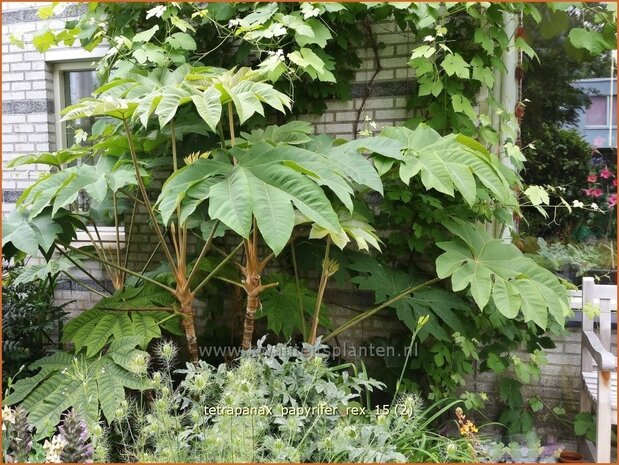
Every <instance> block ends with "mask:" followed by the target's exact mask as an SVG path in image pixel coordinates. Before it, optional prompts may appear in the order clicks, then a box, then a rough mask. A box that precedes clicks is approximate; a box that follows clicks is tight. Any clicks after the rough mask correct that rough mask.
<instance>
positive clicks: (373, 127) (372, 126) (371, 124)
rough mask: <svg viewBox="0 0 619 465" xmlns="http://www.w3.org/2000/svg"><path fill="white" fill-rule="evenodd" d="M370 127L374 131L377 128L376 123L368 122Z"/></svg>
mask: <svg viewBox="0 0 619 465" xmlns="http://www.w3.org/2000/svg"><path fill="white" fill-rule="evenodd" d="M370 127H371V128H372V129H376V128H377V126H376V122H375V121H370Z"/></svg>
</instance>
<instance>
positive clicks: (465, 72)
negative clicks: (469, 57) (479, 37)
mask: <svg viewBox="0 0 619 465" xmlns="http://www.w3.org/2000/svg"><path fill="white" fill-rule="evenodd" d="M440 66H441V68H443V69H444V70H445V73H447V75H448V76H454V75H455V76H457V77H459V78H461V79H470V70H469V68H470V65H469V64H468V63H467V62H466V61H465V60H464V58H462V55H460V54H459V53H449V54H447V55H445V58H444V59H443V61H442V62H441V65H440Z"/></svg>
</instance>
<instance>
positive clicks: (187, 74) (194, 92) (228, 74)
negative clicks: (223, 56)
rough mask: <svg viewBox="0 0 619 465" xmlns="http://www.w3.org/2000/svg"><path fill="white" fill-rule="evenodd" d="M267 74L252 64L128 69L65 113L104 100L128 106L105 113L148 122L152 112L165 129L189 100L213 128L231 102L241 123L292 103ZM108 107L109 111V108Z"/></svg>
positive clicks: (81, 111) (91, 111) (87, 112)
mask: <svg viewBox="0 0 619 465" xmlns="http://www.w3.org/2000/svg"><path fill="white" fill-rule="evenodd" d="M265 79H266V76H265V75H264V73H262V72H260V71H255V70H251V69H249V68H239V69H233V70H221V69H217V68H211V67H200V68H191V67H190V66H188V65H183V66H180V67H179V68H177V69H176V70H174V71H169V70H167V69H161V68H159V69H156V70H154V71H151V72H150V73H148V74H147V75H141V74H129V75H128V76H126V77H124V78H122V79H115V80H112V81H110V82H109V83H107V84H106V85H104V86H102V87H101V88H99V89H97V91H96V93H97V94H98V98H97V99H92V101H90V102H84V103H83V104H81V106H79V107H77V106H74V107H76V108H73V107H72V110H71V111H70V112H69V113H68V114H67V116H65V118H69V117H71V118H74V117H81V116H91V115H92V116H94V115H96V114H101V112H102V109H101V108H100V107H101V105H103V104H104V103H107V104H108V106H111V105H116V106H120V107H123V105H124V106H127V107H128V110H127V111H124V112H118V111H112V110H109V111H108V112H107V113H105V114H108V115H109V116H113V117H119V115H120V117H122V118H128V117H131V116H132V117H133V118H134V119H135V120H137V121H139V122H140V123H141V124H142V125H143V126H144V127H147V126H148V121H149V119H150V117H151V116H152V115H153V114H154V115H156V116H157V118H158V123H159V127H160V128H163V127H164V126H166V125H167V124H168V123H169V122H170V121H172V119H173V118H174V117H175V116H176V113H177V111H178V109H179V108H180V107H182V106H183V105H185V104H188V103H190V102H191V103H193V105H194V106H195V108H196V110H197V112H198V115H200V118H202V120H203V121H204V123H206V125H207V126H208V127H209V128H210V130H211V131H213V132H215V131H216V130H217V125H218V123H219V120H220V118H221V115H222V107H223V106H224V105H228V103H231V104H232V105H233V107H234V109H235V110H236V113H237V115H238V116H239V120H240V122H241V124H242V123H244V122H245V121H246V120H247V119H249V118H250V117H251V116H253V115H254V114H256V113H258V114H261V115H264V106H265V105H267V106H270V107H272V108H274V109H275V110H278V111H281V112H282V113H283V112H285V111H286V109H290V108H291V101H290V99H289V98H288V97H287V96H286V95H285V94H283V93H281V92H279V91H277V90H275V89H274V88H273V86H272V85H271V84H267V83H266V82H262V81H264V80H265ZM95 102H99V105H96V104H95ZM78 105H80V104H78ZM123 108H124V107H123ZM105 109H106V111H107V107H106V108H105ZM129 109H130V110H131V111H129ZM80 115H81V116H80Z"/></svg>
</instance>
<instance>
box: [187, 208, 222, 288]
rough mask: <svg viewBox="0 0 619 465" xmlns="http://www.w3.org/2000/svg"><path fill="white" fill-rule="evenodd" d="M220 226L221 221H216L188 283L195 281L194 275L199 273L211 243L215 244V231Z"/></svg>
mask: <svg viewBox="0 0 619 465" xmlns="http://www.w3.org/2000/svg"><path fill="white" fill-rule="evenodd" d="M218 226H219V220H215V225H214V226H213V229H212V230H211V232H210V233H209V235H208V238H207V239H206V242H205V243H204V247H202V250H201V251H200V255H198V258H197V260H196V263H195V264H194V265H193V268H192V270H191V273H189V277H188V278H187V282H188V283H191V280H192V279H193V277H194V275H195V274H196V272H197V271H198V268H199V265H200V261H201V260H202V259H203V258H204V256H205V255H206V252H208V250H209V248H210V247H211V242H213V238H214V237H215V231H216V230H217V227H218Z"/></svg>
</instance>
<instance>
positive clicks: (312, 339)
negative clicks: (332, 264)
mask: <svg viewBox="0 0 619 465" xmlns="http://www.w3.org/2000/svg"><path fill="white" fill-rule="evenodd" d="M330 249H331V237H330V236H327V245H326V247H325V257H324V259H323V261H322V274H321V276H320V284H319V286H318V297H317V298H316V306H315V307H314V316H313V317H312V329H311V331H310V336H309V340H308V342H309V343H310V344H312V345H313V344H315V343H316V332H317V331H318V317H319V315H320V306H321V305H322V299H323V297H324V295H325V289H326V288H327V281H328V280H329V250H330Z"/></svg>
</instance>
